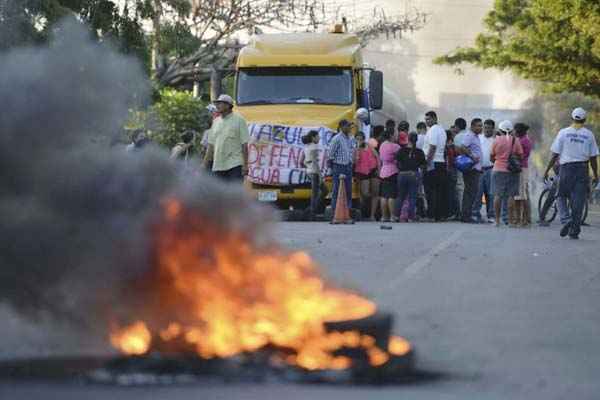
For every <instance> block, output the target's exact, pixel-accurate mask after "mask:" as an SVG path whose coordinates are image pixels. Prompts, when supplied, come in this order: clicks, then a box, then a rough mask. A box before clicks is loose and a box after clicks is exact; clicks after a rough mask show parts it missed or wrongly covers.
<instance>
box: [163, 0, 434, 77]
mask: <svg viewBox="0 0 600 400" xmlns="http://www.w3.org/2000/svg"><path fill="white" fill-rule="evenodd" d="M156 1H159V0H155V2H156ZM331 3H332V2H327V1H321V0H230V1H215V0H192V6H191V8H190V9H189V14H187V15H185V13H183V14H182V13H181V11H185V10H184V9H183V8H180V9H174V8H173V7H172V5H171V6H170V11H169V10H168V7H163V8H162V12H163V13H164V14H165V15H168V14H169V13H170V15H168V17H169V18H168V19H171V20H173V19H176V20H178V23H180V24H182V25H187V26H188V27H189V32H191V33H192V34H193V36H194V37H195V38H196V40H197V44H198V46H197V48H196V50H195V51H194V52H192V53H190V54H188V55H187V56H184V57H173V58H171V59H170V60H166V61H165V62H163V63H160V62H159V63H158V65H157V66H158V67H157V69H156V80H157V82H158V84H159V86H172V85H177V84H178V83H180V82H181V81H184V80H195V81H206V80H208V79H210V75H211V71H212V70H213V69H215V68H217V69H218V68H227V67H230V66H232V64H233V62H234V60H235V58H236V56H237V53H238V50H239V49H240V47H241V46H240V44H239V43H238V42H237V41H236V40H235V39H234V37H235V35H236V34H237V33H240V32H250V33H253V32H257V31H260V30H261V29H265V28H273V29H292V30H305V31H316V30H318V29H320V28H323V27H324V26H327V25H331V24H332V23H333V22H334V21H337V22H340V21H342V20H344V23H345V24H346V25H347V27H348V28H349V29H350V30H353V31H355V32H357V33H358V34H359V35H360V36H361V37H362V38H363V39H364V41H365V42H367V41H368V40H371V39H373V38H375V37H377V36H379V35H382V34H387V35H388V36H401V35H402V33H403V32H406V31H409V30H415V29H419V28H420V27H422V26H423V24H424V23H425V22H426V17H427V16H426V14H424V13H421V12H419V11H418V10H413V12H409V13H407V14H403V15H399V16H394V17H391V16H387V15H386V13H385V12H384V10H383V9H374V11H373V14H372V16H362V18H356V20H350V19H348V18H344V14H345V13H344V10H345V8H344V5H343V4H342V5H340V4H338V5H333V6H332V5H331ZM158 25H162V24H158ZM160 36H161V38H164V36H163V35H160ZM159 41H160V38H159ZM161 47H162V46H161V45H160V43H159V44H158V45H157V48H161Z"/></svg>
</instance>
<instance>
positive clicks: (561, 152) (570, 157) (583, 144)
mask: <svg viewBox="0 0 600 400" xmlns="http://www.w3.org/2000/svg"><path fill="white" fill-rule="evenodd" d="M571 118H572V120H573V124H572V125H571V126H569V127H568V128H564V129H561V131H560V132H558V135H557V136H556V138H555V139H554V143H552V147H551V148H550V150H551V151H552V159H551V160H550V162H549V163H548V167H547V168H546V172H545V173H544V179H547V178H548V173H549V172H550V169H552V167H553V166H554V164H555V163H556V160H557V159H558V161H559V163H560V172H559V182H558V196H559V197H563V198H564V197H568V198H569V199H570V200H571V201H570V207H571V221H570V222H567V223H566V224H565V225H564V226H563V227H562V229H561V230H560V236H561V237H565V236H567V235H569V237H570V238H571V239H579V233H580V232H581V217H582V213H583V207H584V204H585V201H587V196H588V193H589V191H590V177H589V165H591V167H592V172H593V173H594V184H597V183H598V160H597V157H598V144H597V143H596V138H595V137H594V134H593V133H592V132H591V131H590V130H589V129H587V128H585V127H584V126H583V124H585V118H586V112H585V110H584V109H583V108H576V109H575V110H573V112H572V113H571Z"/></svg>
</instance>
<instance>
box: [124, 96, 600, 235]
mask: <svg viewBox="0 0 600 400" xmlns="http://www.w3.org/2000/svg"><path fill="white" fill-rule="evenodd" d="M233 107H234V102H233V99H232V98H231V97H230V96H228V95H221V96H220V97H219V98H218V99H217V100H216V101H215V103H214V105H212V108H211V110H209V111H211V113H212V114H213V126H212V129H210V131H208V132H207V133H206V134H205V135H203V145H202V148H203V152H201V153H204V154H201V155H202V156H203V165H204V167H205V168H206V169H207V170H211V171H212V173H213V174H214V175H215V176H217V177H219V178H221V179H223V180H227V181H240V182H241V181H242V180H243V179H244V177H245V176H246V175H247V173H248V142H249V133H248V125H247V123H246V121H245V120H244V119H243V117H242V116H241V115H239V114H237V113H234V112H233ZM571 117H572V125H571V126H569V127H567V128H565V129H563V130H561V131H560V132H559V134H558V135H557V137H556V139H555V140H554V143H553V145H552V147H551V151H552V157H551V160H550V163H549V165H548V168H547V170H546V172H545V178H547V176H548V173H549V171H550V170H551V169H552V168H556V169H557V170H558V169H559V170H560V174H558V175H559V190H558V197H559V198H558V201H557V202H558V203H559V204H562V207H561V209H564V210H563V211H561V222H562V223H563V228H562V229H561V236H567V235H569V236H570V237H571V238H578V236H579V233H580V230H581V214H582V209H583V205H584V201H586V199H587V196H588V194H589V191H590V186H589V185H590V180H589V165H591V167H592V172H593V173H594V180H595V185H597V184H598V169H597V156H598V146H597V143H596V140H595V137H594V135H593V133H592V132H591V131H590V130H588V129H587V128H585V127H584V124H585V121H586V112H585V110H583V109H581V108H577V109H575V110H573V112H572V114H571ZM356 118H357V120H358V121H361V122H362V125H361V126H360V127H355V126H354V123H352V122H351V121H348V120H342V121H340V123H339V127H338V132H337V133H336V134H335V136H333V138H332V139H331V141H330V143H329V151H328V153H327V160H326V161H327V166H328V175H331V177H332V180H333V190H332V196H331V206H332V208H333V215H334V216H335V208H336V204H337V200H338V199H337V197H338V194H339V186H340V181H342V180H344V181H345V187H346V188H347V190H346V193H345V195H346V199H345V200H346V205H347V206H348V209H351V208H352V190H349V189H350V188H351V187H352V180H353V178H354V179H355V180H357V181H358V186H359V190H360V198H361V206H362V208H363V210H362V211H363V212H364V214H365V215H366V216H367V218H370V219H371V220H373V221H375V220H379V221H381V222H416V221H431V222H441V221H448V220H453V221H460V222H463V223H469V224H476V223H494V224H495V225H496V226H500V225H502V224H505V225H509V226H512V227H527V226H529V225H530V224H531V202H530V198H529V188H528V182H529V157H530V154H531V151H532V141H531V139H530V138H529V135H528V131H529V126H527V125H526V124H524V123H521V122H519V123H516V124H514V125H513V123H512V122H511V121H509V120H505V121H502V122H500V123H499V124H498V125H496V122H495V121H494V120H492V119H486V120H482V119H481V118H473V119H472V120H471V121H470V123H467V121H466V120H465V119H464V118H457V119H456V120H455V122H454V125H452V126H451V127H450V129H448V130H446V129H444V128H443V127H442V125H441V124H440V123H439V122H438V117H437V114H436V113H435V112H434V111H429V112H427V113H426V114H425V120H424V121H422V122H419V123H417V125H416V130H415V131H411V129H410V124H409V123H408V122H407V121H401V122H399V123H398V124H396V122H395V121H394V120H388V121H386V123H385V125H377V126H374V127H372V129H371V127H370V126H368V125H366V124H364V122H365V121H366V120H368V112H367V111H366V110H364V109H360V110H358V112H357V115H356ZM366 128H369V129H368V133H367V134H365V132H364V131H363V130H366ZM181 139H182V142H181V143H178V144H177V145H176V146H175V147H174V148H173V149H172V153H171V157H172V158H174V159H187V158H188V156H189V154H190V151H191V148H192V146H193V143H194V142H195V140H196V134H195V133H194V132H184V133H183V134H182V136H181ZM320 139H321V138H320V136H319V132H317V131H310V132H308V134H307V135H305V136H304V137H303V138H302V142H303V143H304V146H305V148H304V158H303V164H304V166H305V167H306V171H307V175H308V177H309V179H310V181H311V189H312V193H311V196H312V199H311V203H310V208H309V211H310V212H311V213H312V214H313V215H314V213H315V212H316V210H317V208H318V205H319V202H320V200H321V198H322V193H320V192H321V188H322V185H321V183H322V177H321V174H322V171H321V163H320V152H321V149H320V147H319V143H320ZM147 143H148V138H147V137H146V136H145V134H144V133H143V132H140V133H139V135H134V140H133V143H132V144H131V145H129V146H128V150H129V151H138V150H139V149H141V148H143V147H144V146H146V145H147ZM557 172H558V171H557ZM484 204H485V207H484ZM567 208H568V210H567Z"/></svg>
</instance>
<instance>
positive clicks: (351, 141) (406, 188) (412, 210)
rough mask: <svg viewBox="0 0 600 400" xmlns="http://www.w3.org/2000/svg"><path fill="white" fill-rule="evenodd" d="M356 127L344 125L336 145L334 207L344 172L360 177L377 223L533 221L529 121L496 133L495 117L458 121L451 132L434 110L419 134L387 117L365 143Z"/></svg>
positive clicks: (331, 156)
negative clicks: (530, 187)
mask: <svg viewBox="0 0 600 400" xmlns="http://www.w3.org/2000/svg"><path fill="white" fill-rule="evenodd" d="M351 129H352V124H351V123H350V122H349V121H342V122H341V123H340V128H339V134H338V135H336V137H334V139H333V140H332V143H331V145H330V151H329V163H330V167H331V173H332V177H333V186H334V188H333V196H334V199H333V200H334V201H332V205H333V207H335V204H336V202H335V196H336V194H337V193H336V189H337V187H338V182H339V176H340V175H343V176H345V177H346V179H349V177H351V176H354V177H355V178H356V179H357V180H358V182H359V188H360V195H361V205H362V207H363V211H364V212H365V213H366V214H367V215H368V217H369V218H370V219H371V220H377V219H378V218H379V219H380V221H381V222H414V221H419V220H426V221H435V222H440V221H446V220H455V221H462V222H464V223H484V222H489V223H495V224H496V225H500V224H501V221H502V222H504V223H506V224H509V225H511V226H528V225H529V224H530V223H531V211H530V210H531V206H530V200H529V193H528V192H529V191H528V187H527V184H528V163H529V156H530V153H531V149H532V142H531V140H530V139H529V136H528V130H529V127H528V126H527V125H526V124H523V123H517V124H515V125H514V126H513V124H512V123H511V122H510V121H502V122H501V123H500V124H499V125H498V127H497V128H496V123H495V121H493V120H491V119H488V120H485V121H483V120H482V119H481V118H474V119H473V120H471V121H470V124H469V126H468V127H467V122H466V121H465V119H464V118H457V119H456V121H455V123H454V125H453V126H452V127H451V128H450V129H448V130H446V129H444V128H443V127H442V126H441V124H440V123H439V122H438V118H437V115H436V113H435V112H434V111H430V112H428V113H426V114H425V121H423V122H419V123H418V124H417V126H416V131H411V130H410V125H409V123H408V122H407V121H401V122H399V123H398V124H396V122H395V121H393V120H388V121H387V122H386V124H385V125H378V126H374V127H373V129H372V132H371V135H370V138H369V140H365V134H364V133H363V132H361V131H359V132H358V133H357V134H356V135H355V137H354V138H352V137H351V135H350V132H351ZM346 187H349V186H346ZM484 201H485V210H483V212H482V208H483V202H484ZM348 202H349V203H350V202H351V199H350V195H349V194H348ZM503 210H504V215H503ZM503 217H504V218H503Z"/></svg>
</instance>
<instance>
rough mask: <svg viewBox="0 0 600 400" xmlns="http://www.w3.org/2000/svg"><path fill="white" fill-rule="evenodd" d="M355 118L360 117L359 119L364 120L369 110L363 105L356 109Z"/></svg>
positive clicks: (367, 116)
mask: <svg viewBox="0 0 600 400" xmlns="http://www.w3.org/2000/svg"><path fill="white" fill-rule="evenodd" d="M355 118H357V119H360V120H361V121H366V120H367V119H368V118H369V110H367V109H366V108H363V107H361V108H359V109H358V110H356V116H355Z"/></svg>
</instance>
